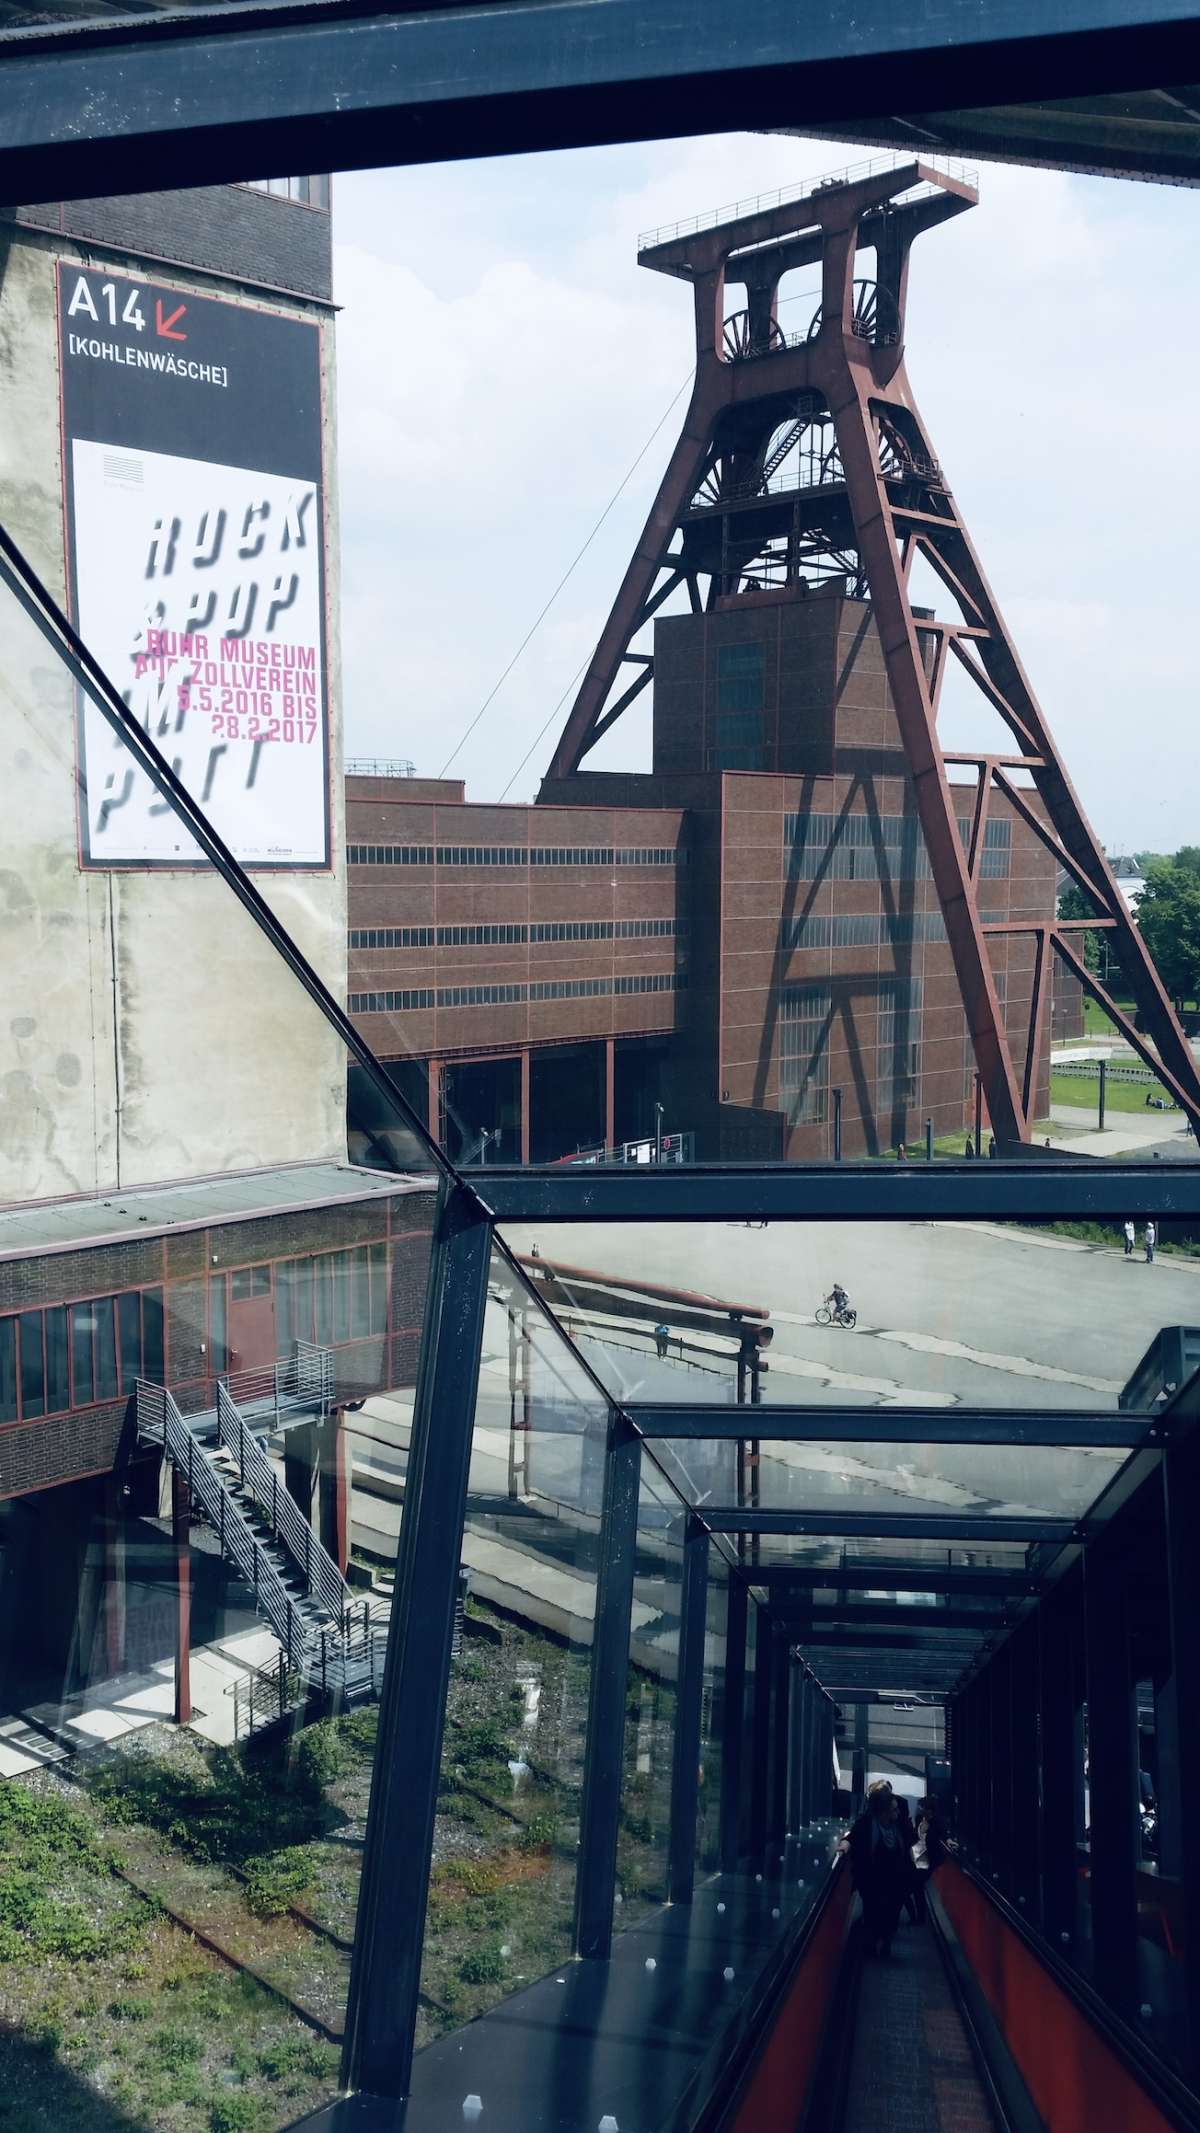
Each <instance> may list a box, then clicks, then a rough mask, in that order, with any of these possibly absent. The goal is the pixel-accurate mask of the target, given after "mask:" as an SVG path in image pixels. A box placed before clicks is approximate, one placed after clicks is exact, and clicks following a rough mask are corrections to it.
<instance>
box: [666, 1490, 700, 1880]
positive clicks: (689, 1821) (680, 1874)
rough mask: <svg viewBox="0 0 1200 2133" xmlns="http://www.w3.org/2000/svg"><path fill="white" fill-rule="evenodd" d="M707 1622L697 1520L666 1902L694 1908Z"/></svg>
mask: <svg viewBox="0 0 1200 2133" xmlns="http://www.w3.org/2000/svg"><path fill="white" fill-rule="evenodd" d="M707 1622H708V1533H707V1530H706V1528H705V1527H704V1526H703V1525H702V1523H701V1521H700V1520H699V1519H698V1518H689V1519H688V1522H687V1530H686V1532H685V1534H684V1540H683V1591H682V1594H681V1597H680V1602H679V1666H678V1672H677V1674H676V1688H675V1741H674V1749H673V1753H672V1757H671V1838H670V1846H669V1851H668V1861H667V1897H668V1900H669V1901H670V1902H671V1903H690V1902H691V1900H692V1889H693V1887H694V1885H695V1879H696V1810H697V1806H698V1803H699V1797H700V1730H701V1726H700V1721H701V1704H702V1702H703V1698H704V1637H705V1630H706V1627H707Z"/></svg>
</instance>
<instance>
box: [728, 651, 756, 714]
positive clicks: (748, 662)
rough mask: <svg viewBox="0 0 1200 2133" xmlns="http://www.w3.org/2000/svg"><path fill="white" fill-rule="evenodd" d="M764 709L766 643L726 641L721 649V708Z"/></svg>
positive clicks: (730, 709)
mask: <svg viewBox="0 0 1200 2133" xmlns="http://www.w3.org/2000/svg"><path fill="white" fill-rule="evenodd" d="M762 708H763V646H762V645H761V644H722V645H720V646H718V649H717V710H718V712H721V711H755V712H758V713H760V714H761V712H762Z"/></svg>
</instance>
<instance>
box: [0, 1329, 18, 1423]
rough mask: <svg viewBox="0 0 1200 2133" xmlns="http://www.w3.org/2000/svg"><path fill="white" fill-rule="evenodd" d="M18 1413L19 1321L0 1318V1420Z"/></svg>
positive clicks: (6, 1420) (11, 1417)
mask: <svg viewBox="0 0 1200 2133" xmlns="http://www.w3.org/2000/svg"><path fill="white" fill-rule="evenodd" d="M16 1415H17V1321H16V1319H15V1318H0V1422H14V1421H15V1420H16Z"/></svg>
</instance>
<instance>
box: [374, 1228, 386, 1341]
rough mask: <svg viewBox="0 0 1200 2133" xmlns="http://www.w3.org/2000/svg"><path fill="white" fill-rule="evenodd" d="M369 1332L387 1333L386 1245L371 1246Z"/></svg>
mask: <svg viewBox="0 0 1200 2133" xmlns="http://www.w3.org/2000/svg"><path fill="white" fill-rule="evenodd" d="M370 1249H371V1331H372V1333H386V1332H387V1306H388V1248H387V1246H386V1244H373V1245H372V1246H371V1248H370Z"/></svg>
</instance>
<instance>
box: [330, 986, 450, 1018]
mask: <svg viewBox="0 0 1200 2133" xmlns="http://www.w3.org/2000/svg"><path fill="white" fill-rule="evenodd" d="M346 1006H347V1010H348V1012H349V1013H350V1014H352V1015H396V1014H404V1013H405V1012H407V1011H409V1010H411V1009H413V1008H418V1007H432V1006H433V992H432V990H431V989H430V988H429V987H428V986H418V987H417V988H416V989H415V990H410V991H407V992H352V993H351V994H350V996H349V998H348V1000H347V1002H346Z"/></svg>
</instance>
